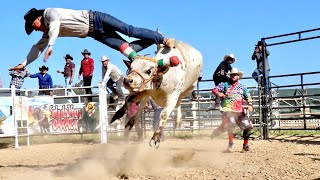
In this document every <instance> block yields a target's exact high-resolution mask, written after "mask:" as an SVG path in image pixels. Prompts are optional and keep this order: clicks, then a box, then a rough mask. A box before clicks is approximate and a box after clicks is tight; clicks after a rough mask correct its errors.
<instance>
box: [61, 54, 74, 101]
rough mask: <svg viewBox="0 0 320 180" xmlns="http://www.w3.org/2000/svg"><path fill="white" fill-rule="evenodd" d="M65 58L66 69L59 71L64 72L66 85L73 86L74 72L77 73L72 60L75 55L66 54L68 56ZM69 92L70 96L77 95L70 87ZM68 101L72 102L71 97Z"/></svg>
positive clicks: (67, 86)
mask: <svg viewBox="0 0 320 180" xmlns="http://www.w3.org/2000/svg"><path fill="white" fill-rule="evenodd" d="M63 58H64V59H65V60H66V64H65V65H64V70H63V71H60V70H57V73H61V74H63V76H64V81H65V87H66V88H71V84H72V82H73V78H74V73H75V65H74V63H73V62H72V60H73V57H72V56H70V54H66V56H65V57H63ZM67 93H68V96H70V95H75V93H74V92H73V90H72V89H68V90H67ZM68 101H69V103H72V100H71V99H69V100H68Z"/></svg>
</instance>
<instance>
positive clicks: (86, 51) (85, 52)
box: [81, 49, 91, 55]
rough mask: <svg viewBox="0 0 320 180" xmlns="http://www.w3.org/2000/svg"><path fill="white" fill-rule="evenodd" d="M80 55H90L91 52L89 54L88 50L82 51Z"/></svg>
mask: <svg viewBox="0 0 320 180" xmlns="http://www.w3.org/2000/svg"><path fill="white" fill-rule="evenodd" d="M81 54H82V55H85V54H89V55H91V52H89V51H88V49H84V50H83V52H81Z"/></svg>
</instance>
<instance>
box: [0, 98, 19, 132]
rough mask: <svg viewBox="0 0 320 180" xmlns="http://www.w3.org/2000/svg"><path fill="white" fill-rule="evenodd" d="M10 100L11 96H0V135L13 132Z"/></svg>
mask: <svg viewBox="0 0 320 180" xmlns="http://www.w3.org/2000/svg"><path fill="white" fill-rule="evenodd" d="M12 100H13V98H11V97H0V137H4V136H13V135H14V134H15V129H14V119H13V117H12V115H11V113H10V109H11V106H12Z"/></svg>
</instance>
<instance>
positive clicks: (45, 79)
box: [30, 73, 53, 96]
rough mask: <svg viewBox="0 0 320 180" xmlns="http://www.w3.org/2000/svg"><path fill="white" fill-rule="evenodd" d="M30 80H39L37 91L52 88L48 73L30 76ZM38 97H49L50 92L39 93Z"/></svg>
mask: <svg viewBox="0 0 320 180" xmlns="http://www.w3.org/2000/svg"><path fill="white" fill-rule="evenodd" d="M30 78H38V80H39V89H51V88H53V84H52V78H51V76H50V75H49V74H48V73H46V74H44V75H43V74H41V73H36V74H31V75H30ZM40 95H50V91H39V96H40Z"/></svg>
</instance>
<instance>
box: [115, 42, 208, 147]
mask: <svg viewBox="0 0 320 180" xmlns="http://www.w3.org/2000/svg"><path fill="white" fill-rule="evenodd" d="M170 57H175V58H178V59H179V60H180V62H179V64H178V65H177V66H174V67H169V66H159V65H158V60H163V59H169V58H170ZM124 63H125V64H126V65H127V67H128V71H127V76H126V77H125V78H124V82H123V84H124V87H125V88H126V89H128V90H129V91H130V95H129V96H128V97H127V98H126V101H125V104H124V105H123V107H122V108H120V109H119V110H118V111H117V112H116V114H115V115H114V116H113V118H112V120H111V122H110V123H112V122H114V121H115V120H116V119H119V118H120V117H122V116H123V115H124V114H125V112H126V110H127V109H128V107H130V105H131V104H132V103H134V102H140V108H139V110H138V113H137V115H136V116H135V117H132V118H131V119H130V120H129V121H128V122H127V123H126V125H125V128H126V129H129V130H130V129H131V128H132V127H133V126H134V124H135V123H136V121H137V117H138V114H140V112H141V111H142V110H143V108H144V107H145V104H146V103H147V100H148V97H149V96H151V97H152V98H153V99H154V100H155V101H156V103H157V104H158V105H159V106H161V107H164V109H163V110H162V112H161V114H160V121H159V126H158V129H156V130H155V131H154V134H153V136H152V138H151V140H150V142H149V145H150V146H152V145H153V144H152V143H153V142H154V146H155V147H156V148H158V147H159V145H160V138H161V136H162V133H163V129H164V125H165V123H166V121H167V119H168V117H169V116H170V114H171V112H172V111H173V109H174V108H175V107H176V108H177V118H176V123H175V128H177V127H180V126H181V117H182V114H181V108H180V103H181V101H182V99H183V98H184V97H186V96H187V95H188V94H189V93H191V92H192V91H193V89H194V87H195V86H196V84H197V82H198V77H199V76H200V74H201V71H202V55H201V53H200V52H199V51H198V50H197V49H195V48H193V47H192V46H190V45H188V44H186V43H184V42H181V41H176V43H175V48H168V47H164V46H161V47H159V48H158V51H157V52H156V55H155V57H153V58H150V57H145V56H138V57H136V58H135V59H134V60H133V61H125V60H124Z"/></svg>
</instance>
